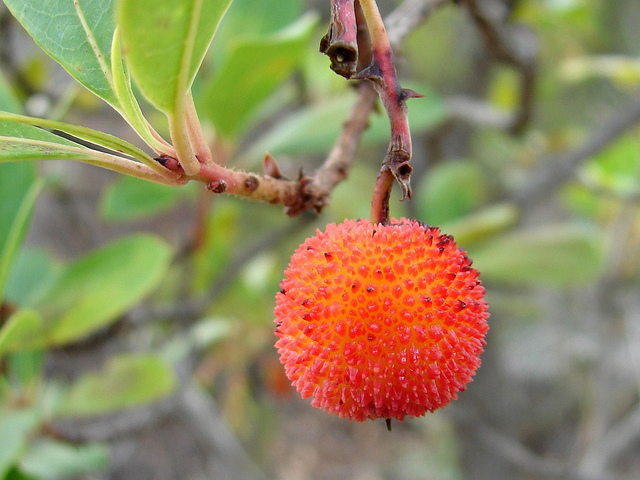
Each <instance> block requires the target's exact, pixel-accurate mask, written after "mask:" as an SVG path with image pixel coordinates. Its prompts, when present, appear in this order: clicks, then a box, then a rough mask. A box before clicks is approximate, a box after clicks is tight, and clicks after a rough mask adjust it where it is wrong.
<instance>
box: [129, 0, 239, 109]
mask: <svg viewBox="0 0 640 480" xmlns="http://www.w3.org/2000/svg"><path fill="white" fill-rule="evenodd" d="M230 4H231V0H183V1H180V2H178V1H175V0H120V2H119V5H118V9H117V18H118V25H119V27H120V29H121V33H122V41H123V44H124V46H125V56H126V58H127V60H128V64H129V67H130V69H131V73H132V74H133V77H134V79H135V80H136V82H137V84H138V86H139V87H140V90H141V91H142V93H143V94H144V96H145V97H146V98H147V99H148V100H149V101H150V102H151V103H152V104H153V105H154V106H156V107H157V108H158V109H160V110H162V111H164V112H165V113H166V114H168V115H171V114H174V113H175V111H176V110H179V109H180V105H182V104H183V102H184V97H185V95H186V94H187V92H188V90H189V88H190V87H191V84H192V82H193V78H194V77H195V74H196V73H197V71H198V69H199V68H200V64H201V63H202V60H203V58H204V55H205V53H206V51H207V48H208V47H209V44H210V43H211V41H212V40H213V35H214V34H215V32H216V29H217V27H218V25H219V23H220V21H221V20H222V17H223V16H224V14H225V12H226V11H227V9H228V8H229V5H230Z"/></svg>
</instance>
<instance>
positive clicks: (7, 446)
mask: <svg viewBox="0 0 640 480" xmlns="http://www.w3.org/2000/svg"><path fill="white" fill-rule="evenodd" d="M39 421H40V415H39V414H38V412H37V411H36V410H35V409H30V410H22V411H15V410H0V445H1V446H2V448H0V478H4V476H5V475H6V473H7V472H8V471H9V469H10V468H11V466H12V465H13V464H14V463H15V462H16V461H17V460H18V459H19V458H20V455H21V454H22V453H23V452H24V450H25V449H26V448H27V440H28V435H29V433H30V432H31V431H32V430H33V429H35V428H36V427H37V426H38V422H39Z"/></svg>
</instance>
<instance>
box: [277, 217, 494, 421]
mask: <svg viewBox="0 0 640 480" xmlns="http://www.w3.org/2000/svg"><path fill="white" fill-rule="evenodd" d="M285 277H286V278H285V279H284V280H283V281H282V283H281V284H280V287H281V289H282V290H281V291H280V293H278V294H277V297H276V308H275V315H276V320H275V321H276V323H277V327H276V335H277V336H278V337H279V339H278V341H277V343H276V347H277V349H278V352H279V353H280V361H281V362H282V363H283V364H284V366H285V371H286V374H287V377H288V378H289V379H290V380H291V382H292V384H293V385H294V386H295V387H296V389H297V390H298V392H299V393H300V394H301V395H302V397H303V398H308V397H312V402H311V404H312V405H313V406H315V407H319V408H323V409H325V410H326V411H328V412H329V413H334V414H336V415H338V416H341V417H348V418H350V419H352V420H357V421H362V420H366V419H367V418H380V417H381V418H387V419H390V418H396V419H398V420H403V419H404V417H405V416H407V415H408V416H412V417H417V416H421V415H424V414H425V413H426V412H427V411H433V410H435V409H437V408H439V407H442V406H444V405H446V404H448V403H449V402H450V401H451V400H452V399H455V398H457V394H458V392H460V391H462V390H464V389H465V388H466V385H467V383H468V382H469V381H471V377H472V376H473V375H474V374H475V372H476V370H477V369H478V367H479V366H480V357H479V355H480V353H482V351H483V347H484V345H485V341H484V337H485V334H486V332H487V330H488V325H487V321H486V320H487V318H488V316H489V314H488V312H487V304H486V302H485V301H484V300H483V296H484V288H483V287H482V285H481V283H480V281H479V280H478V271H477V270H476V269H474V268H472V267H471V260H469V258H468V257H467V256H466V253H465V252H464V251H463V250H461V249H459V248H458V246H457V245H456V244H455V242H454V241H453V238H452V237H450V236H448V235H441V234H440V231H439V230H438V228H435V227H428V226H425V225H423V224H421V223H419V222H417V221H415V220H407V219H399V220H391V222H390V223H389V224H378V225H373V224H371V223H370V222H369V221H366V220H360V221H352V220H347V221H345V222H343V223H341V224H340V225H335V224H331V225H328V226H327V228H326V232H324V233H323V232H320V231H318V232H317V233H316V235H315V236H313V237H310V238H308V239H307V240H306V241H305V242H304V243H303V244H302V245H300V247H299V248H298V249H297V250H296V252H295V253H294V254H293V256H292V258H291V263H290V264H289V267H288V269H287V270H286V271H285Z"/></svg>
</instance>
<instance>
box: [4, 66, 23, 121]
mask: <svg viewBox="0 0 640 480" xmlns="http://www.w3.org/2000/svg"><path fill="white" fill-rule="evenodd" d="M0 110H4V111H7V112H13V113H20V111H21V110H22V108H21V105H20V102H19V101H18V99H17V98H16V96H15V95H14V93H13V92H12V91H11V88H10V87H9V84H8V83H7V81H6V80H5V78H4V76H3V75H2V74H0Z"/></svg>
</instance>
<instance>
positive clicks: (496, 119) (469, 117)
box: [445, 96, 514, 130]
mask: <svg viewBox="0 0 640 480" xmlns="http://www.w3.org/2000/svg"><path fill="white" fill-rule="evenodd" d="M445 107H446V109H447V114H448V116H449V117H450V118H451V120H455V121H460V122H465V123H469V124H472V125H478V126H480V127H483V128H490V127H493V128H498V129H501V130H506V129H509V128H510V126H511V125H513V121H514V120H513V116H512V115H510V114H508V113H506V112H504V111H503V110H499V109H497V108H495V107H493V106H491V105H490V104H488V103H487V102H485V101H483V100H476V99H473V98H470V97H463V96H452V97H449V98H447V99H446V100H445Z"/></svg>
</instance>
